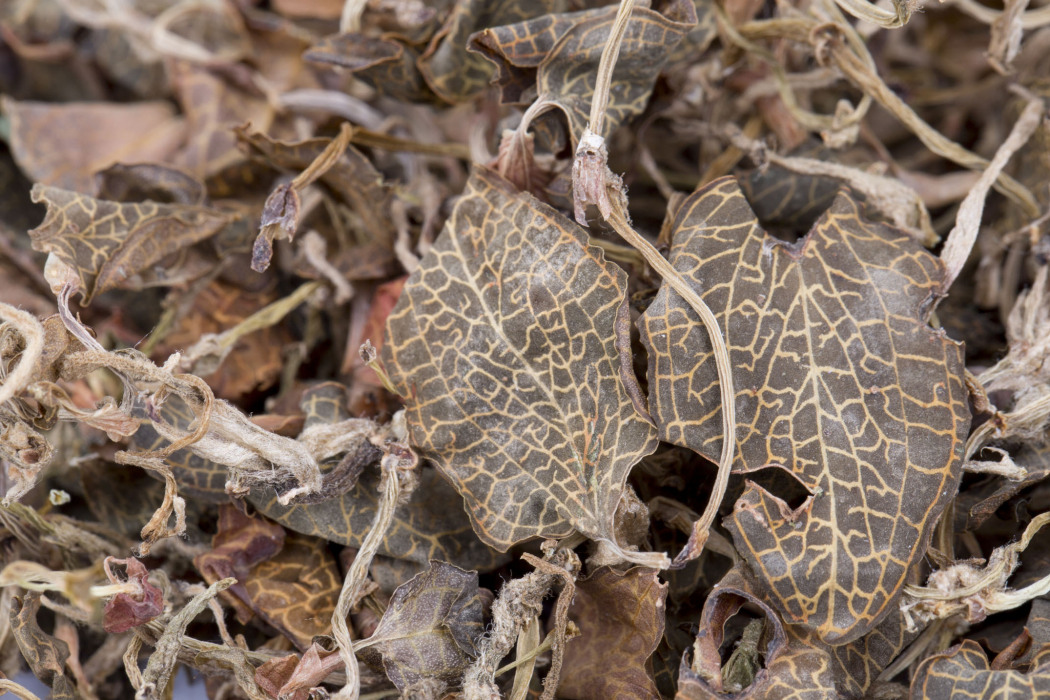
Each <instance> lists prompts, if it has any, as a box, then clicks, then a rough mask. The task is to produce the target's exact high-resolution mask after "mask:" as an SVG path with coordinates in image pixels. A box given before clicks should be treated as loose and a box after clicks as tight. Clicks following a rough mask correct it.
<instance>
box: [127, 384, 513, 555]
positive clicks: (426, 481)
mask: <svg viewBox="0 0 1050 700" xmlns="http://www.w3.org/2000/svg"><path fill="white" fill-rule="evenodd" d="M303 405H304V407H307V408H308V410H311V409H318V408H320V407H324V406H325V405H326V404H325V403H324V402H317V401H309V400H308V397H307V396H305V395H304V402H303ZM161 415H162V417H163V418H164V420H165V421H167V422H169V423H170V424H172V425H175V426H176V427H178V428H179V429H180V430H185V429H187V427H188V426H189V425H190V423H191V421H192V420H193V414H192V413H191V412H190V410H189V408H188V407H187V406H186V404H185V403H184V402H183V401H181V400H180V399H179V398H178V397H174V396H173V397H169V398H168V399H167V400H166V401H165V403H164V407H163V408H162V409H161ZM330 416H331V418H333V419H338V420H341V419H342V417H345V408H342V407H341V408H340V409H339V412H338V413H334V412H330ZM311 417H313V418H316V419H320V417H319V416H318V415H316V414H312V415H308V416H307V418H308V420H309V419H311ZM132 441H133V444H134V445H135V446H136V447H138V448H139V449H147V450H151V449H158V448H159V447H161V446H162V445H164V444H167V441H166V440H164V439H163V438H162V437H160V436H159V435H158V434H157V432H156V430H154V429H153V428H152V427H151V426H150V425H149V424H148V423H146V424H144V425H143V426H142V427H141V428H139V430H138V432H137V433H135V435H134V436H133V437H132ZM371 454H373V455H375V457H374V459H375V460H378V455H379V452H378V450H376V451H374V452H372V453H371ZM339 462H340V460H339V459H335V460H328V461H326V462H325V463H323V464H321V473H322V476H323V478H325V480H326V481H327V480H328V475H329V474H331V473H332V472H333V471H335V470H336V468H337V467H338V466H339ZM167 463H168V464H169V466H170V467H171V470H172V473H173V474H174V475H175V479H176V481H177V482H178V484H179V492H180V493H184V494H188V495H191V496H192V497H193V498H196V499H202V500H203V499H206V500H208V501H210V502H213V503H227V502H229V496H228V495H227V494H226V480H227V470H226V468H225V467H224V466H222V465H221V464H217V463H216V462H213V461H211V460H208V459H204V458H202V457H200V456H198V455H195V454H193V453H192V452H191V451H189V450H178V451H176V452H174V453H172V454H171V455H170V456H169V457H168V460H167ZM378 485H379V473H378V470H377V469H376V468H374V467H372V466H365V468H364V471H363V473H362V474H361V478H360V481H359V482H358V483H357V484H356V485H355V486H353V488H351V489H350V490H349V491H346V492H345V493H340V494H337V495H334V496H333V497H332V498H329V499H328V500H325V501H323V502H320V503H310V504H298V505H296V504H292V505H287V506H285V505H281V504H280V503H278V497H279V495H280V494H279V493H278V492H277V491H275V490H274V488H273V487H272V486H260V487H257V488H254V489H252V491H251V492H250V493H249V495H248V502H249V503H251V504H252V506H254V507H255V508H256V510H257V511H258V512H259V513H260V514H261V515H264V516H266V517H267V518H269V519H271V520H274V521H276V522H277V523H279V524H281V525H283V526H284V527H286V528H288V529H290V530H295V531H296V532H300V533H302V534H304V535H311V536H314V537H320V538H323V539H326V540H330V541H332V542H337V543H339V544H343V545H346V546H348V547H360V546H361V544H362V542H363V541H364V538H365V535H367V534H368V530H369V528H370V527H371V524H372V521H373V520H374V519H375V512H376V508H377V507H378V505H379V498H380V494H379V492H378V491H377V487H378ZM323 490H324V488H322V491H323ZM461 500H462V499H461V498H460V496H459V494H458V493H456V490H455V489H454V488H452V486H450V485H449V483H448V482H447V481H446V480H445V479H444V478H442V476H441V475H440V474H438V472H437V471H435V470H434V469H422V470H420V484H419V487H418V488H416V489H415V490H414V491H413V492H412V495H411V496H410V498H409V500H408V502H407V503H404V504H402V505H401V506H400V507H399V508H398V511H397V514H396V516H395V518H394V523H393V525H392V526H391V528H390V530H389V531H388V532H387V534H386V536H385V537H384V538H383V543H382V544H381V545H380V547H379V554H381V555H384V556H388V557H392V558H394V559H406V560H409V561H413V562H416V563H417V564H423V565H425V564H426V563H427V562H428V561H429V560H430V559H437V558H444V559H453V560H455V561H457V562H459V563H460V564H461V565H462V566H469V567H470V568H472V569H478V570H479V571H491V570H492V569H495V568H496V567H498V566H500V565H501V564H502V563H503V562H505V561H506V560H507V557H506V556H504V555H500V554H497V553H496V552H494V551H493V550H492V549H490V548H489V547H486V546H485V545H484V544H483V543H482V542H481V541H480V540H478V538H477V536H476V535H475V534H474V531H473V529H472V528H471V524H470V521H469V519H468V518H467V516H466V514H465V513H464V512H463V509H462V508H461V507H459V506H458V505H452V506H450V504H458V503H459V502H460V501H461Z"/></svg>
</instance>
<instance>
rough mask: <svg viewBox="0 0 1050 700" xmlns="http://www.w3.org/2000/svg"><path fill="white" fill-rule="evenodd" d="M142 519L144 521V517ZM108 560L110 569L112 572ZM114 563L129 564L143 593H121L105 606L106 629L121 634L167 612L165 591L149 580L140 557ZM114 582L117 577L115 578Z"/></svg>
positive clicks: (131, 577)
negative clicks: (165, 609)
mask: <svg viewBox="0 0 1050 700" xmlns="http://www.w3.org/2000/svg"><path fill="white" fill-rule="evenodd" d="M140 522H141V521H140ZM108 562H109V560H107V569H106V571H107V573H108V572H109V568H108V566H109V564H108ZM114 563H118V564H124V566H126V567H127V575H128V576H127V580H128V581H130V582H134V583H137V584H138V585H139V587H140V588H141V592H140V593H137V594H135V593H117V594H116V595H115V596H113V597H112V598H111V599H110V600H109V602H107V603H106V607H105V608H104V609H103V610H102V629H104V630H106V632H108V633H109V634H121V633H122V632H127V631H128V630H129V629H131V628H133V627H138V626H139V625H141V624H144V623H146V622H149V621H150V620H152V619H153V618H155V617H157V616H158V615H160V614H161V613H162V612H164V594H163V593H161V591H160V589H159V588H157V587H156V586H154V585H153V584H152V583H150V582H149V578H148V577H149V571H148V570H147V569H146V566H145V565H144V564H143V563H142V562H140V561H139V560H138V559H134V558H131V557H129V558H127V559H117V560H116V561H115V562H114ZM110 582H111V583H116V581H113V580H111V581H110Z"/></svg>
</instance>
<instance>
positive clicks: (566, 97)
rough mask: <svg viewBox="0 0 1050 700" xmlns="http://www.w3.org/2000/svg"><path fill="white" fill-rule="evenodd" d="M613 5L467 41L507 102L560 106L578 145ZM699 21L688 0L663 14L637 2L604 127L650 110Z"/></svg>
mask: <svg viewBox="0 0 1050 700" xmlns="http://www.w3.org/2000/svg"><path fill="white" fill-rule="evenodd" d="M616 12H617V7H616V6H615V5H613V6H609V7H603V8H600V9H596V10H585V11H583V12H573V13H564V14H558V15H548V16H545V17H539V18H538V19H533V20H529V21H526V22H520V23H518V24H512V25H509V26H503V27H494V28H491V29H486V30H484V31H481V32H478V33H477V34H475V35H473V36H472V37H471V38H470V48H471V50H473V51H477V52H478V53H480V54H481V55H482V56H484V57H486V58H488V59H489V60H490V61H492V62H493V63H494V64H495V65H496V67H497V77H496V81H497V83H498V84H499V86H500V90H501V98H502V101H503V102H504V103H509V104H529V103H531V102H533V100H534V99H535V101H536V102H542V103H549V105H550V106H551V107H555V108H557V109H559V110H561V112H562V113H563V114H564V115H565V118H566V119H567V120H568V125H569V137H570V139H571V141H572V144H573V146H575V144H576V140H577V139H578V138H579V137H580V135H581V134H583V131H584V129H585V128H586V126H587V120H588V116H589V113H590V109H591V98H592V97H593V95H594V87H595V82H596V80H597V73H598V63H599V60H600V58H601V53H602V49H603V48H604V47H605V42H606V39H607V38H608V36H609V32H610V30H611V29H612V25H613V20H614V18H615V17H616ZM694 26H696V8H695V7H694V5H693V3H692V1H691V0H673V1H672V2H670V3H669V4H668V6H667V7H666V8H665V10H664V11H663V13H660V12H657V11H655V10H651V9H648V8H645V7H636V8H635V10H634V12H633V14H632V16H631V20H630V22H629V23H628V24H627V29H626V31H625V33H624V35H623V41H622V43H621V45H620V54H619V59H618V60H617V61H616V69H615V70H614V72H613V76H612V84H613V85H615V86H616V89H615V90H612V91H611V93H610V97H609V106H608V108H607V109H606V113H605V120H606V131H607V132H611V131H612V130H613V129H615V128H616V127H617V126H619V125H620V124H622V123H623V122H624V121H626V120H627V119H628V118H630V117H632V116H634V115H636V114H639V113H641V111H642V110H643V109H645V106H646V104H647V103H648V101H649V95H650V93H651V92H652V89H653V83H654V82H655V80H656V76H657V75H659V74H660V71H661V70H662V69H663V67H664V64H665V63H666V62H667V60H668V58H669V56H670V54H671V52H672V51H673V50H674V48H675V47H676V46H677V45H678V43H679V42H680V41H681V40H682V38H683V37H684V36H685V35H686V34H688V33H689V31H690V30H691V29H692V28H693V27H694ZM552 150H556V149H552Z"/></svg>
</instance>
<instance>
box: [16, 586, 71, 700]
mask: <svg viewBox="0 0 1050 700" xmlns="http://www.w3.org/2000/svg"><path fill="white" fill-rule="evenodd" d="M41 596H42V594H41V593H38V592H29V593H26V594H25V596H24V597H22V598H12V599H11V610H10V621H11V633H12V635H14V638H15V641H16V642H17V643H18V649H19V650H20V651H21V652H22V658H24V659H25V660H26V663H28V664H29V668H30V669H31V670H32V671H33V675H35V676H36V677H37V678H39V679H40V680H41V681H43V682H44V683H46V684H47V687H49V688H50V689H51V698H52V699H53V700H67V699H68V700H74V699H75V698H76V697H77V692H76V688H75V687H74V685H73V681H72V680H70V679H69V678H68V677H67V676H66V675H65V670H64V667H65V663H66V659H68V658H69V645H68V644H66V643H65V642H63V641H62V640H60V639H55V638H54V637H52V636H51V635H49V634H47V633H46V632H44V630H42V629H40V625H39V624H38V623H37V621H36V615H37V612H38V611H39V610H40V598H41Z"/></svg>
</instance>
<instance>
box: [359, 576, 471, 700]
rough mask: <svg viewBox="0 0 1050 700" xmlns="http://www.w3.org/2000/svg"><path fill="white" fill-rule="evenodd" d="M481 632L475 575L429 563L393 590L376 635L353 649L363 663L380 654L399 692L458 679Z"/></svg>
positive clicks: (388, 674) (374, 633)
mask: <svg viewBox="0 0 1050 700" xmlns="http://www.w3.org/2000/svg"><path fill="white" fill-rule="evenodd" d="M483 631H484V627H483V625H482V619H481V597H480V596H479V595H478V574H477V572H474V571H464V570H462V569H460V568H459V567H456V566H452V565H451V564H446V563H445V562H442V561H432V562H430V569H429V570H428V571H424V572H423V573H421V574H419V575H417V576H415V577H414V578H413V579H412V580H411V581H409V582H408V583H406V584H404V585H403V586H401V587H399V588H398V589H397V590H396V591H394V595H393V597H392V598H391V599H390V605H389V606H388V607H387V610H386V613H385V614H384V615H383V619H382V620H380V621H379V626H378V627H376V630H375V632H373V633H372V636H371V637H369V638H368V639H366V640H364V641H363V642H358V643H357V644H355V645H354V646H355V650H357V651H358V652H359V653H361V654H362V655H363V658H365V659H366V660H367V658H368V656H369V655H373V656H375V655H378V656H380V657H381V658H382V663H383V667H384V668H385V669H386V673H387V676H388V677H389V678H390V680H391V681H393V683H394V685H396V686H397V687H398V689H399V690H402V691H403V690H404V689H405V688H406V687H407V686H410V685H414V684H416V683H418V682H419V681H422V680H427V679H432V680H439V681H444V682H447V683H452V682H454V681H456V680H458V679H459V677H460V676H461V675H462V674H463V670H464V669H465V668H466V667H467V665H468V664H469V663H470V659H471V658H473V656H474V654H475V649H474V642H475V640H476V639H477V638H478V637H479V636H481V633H482V632H483Z"/></svg>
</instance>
